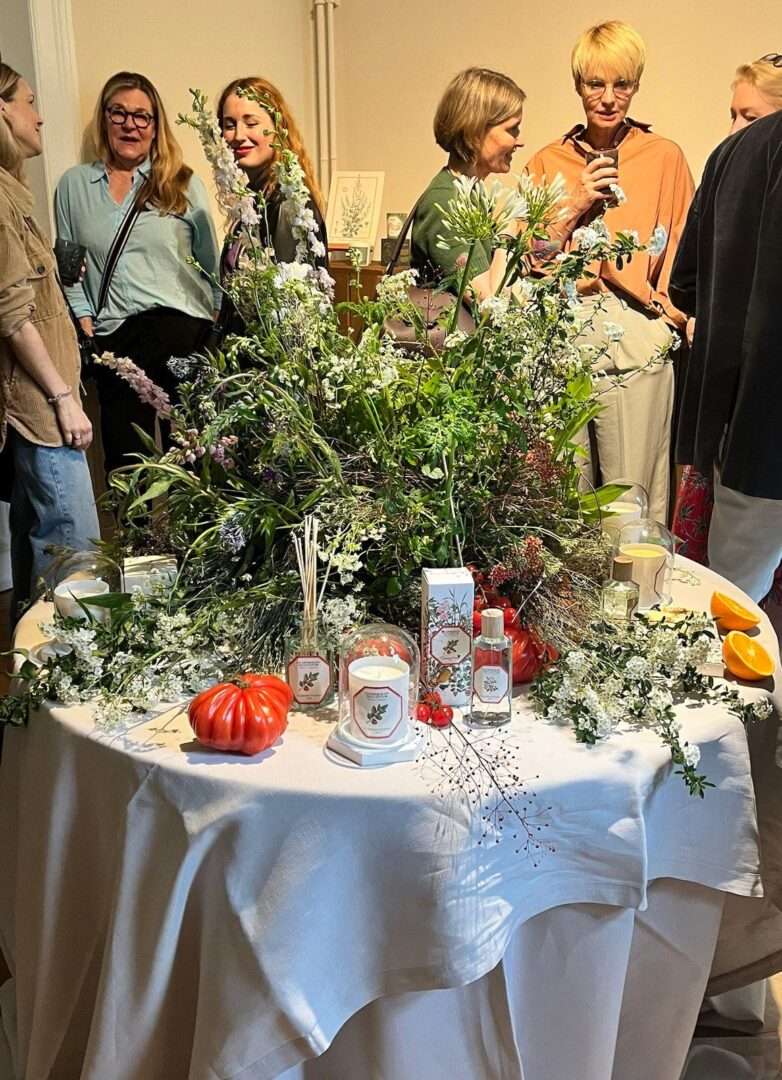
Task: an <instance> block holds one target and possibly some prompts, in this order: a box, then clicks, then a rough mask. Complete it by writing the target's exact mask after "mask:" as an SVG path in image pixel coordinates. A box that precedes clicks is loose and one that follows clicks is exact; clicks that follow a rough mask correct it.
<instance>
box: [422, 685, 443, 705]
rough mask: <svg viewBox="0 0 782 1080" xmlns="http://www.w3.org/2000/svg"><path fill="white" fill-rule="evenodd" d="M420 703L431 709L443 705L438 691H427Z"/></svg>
mask: <svg viewBox="0 0 782 1080" xmlns="http://www.w3.org/2000/svg"><path fill="white" fill-rule="evenodd" d="M421 701H423V703H424V704H425V705H428V706H429V707H430V708H431V709H435V708H437V706H438V705H442V703H443V699H442V697H441V696H440V691H439V690H428V691H427V692H426V693H425V694H424V696H423V697H422V698H421Z"/></svg>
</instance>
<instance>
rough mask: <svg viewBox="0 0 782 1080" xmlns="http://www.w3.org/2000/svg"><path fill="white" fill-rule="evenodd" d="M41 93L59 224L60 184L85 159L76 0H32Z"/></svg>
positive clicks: (47, 171)
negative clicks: (57, 190) (73, 3)
mask: <svg viewBox="0 0 782 1080" xmlns="http://www.w3.org/2000/svg"><path fill="white" fill-rule="evenodd" d="M27 8H28V11H29V14H30V37H31V40H32V49H33V63H34V64H35V85H36V91H37V98H38V102H39V105H40V109H41V115H42V116H43V118H44V123H45V127H44V137H43V167H44V177H45V182H46V192H47V195H48V200H47V203H48V206H47V209H48V212H49V220H50V222H51V225H52V229H51V232H52V236H54V235H55V230H54V212H53V200H54V189H55V187H56V186H57V181H58V180H59V179H60V177H61V176H62V174H63V173H64V172H65V170H66V169H69V168H70V167H71V165H76V164H78V162H79V160H80V156H79V155H80V144H81V121H80V109H79V79H78V71H77V67H76V42H75V38H74V33H73V18H72V13H71V0H27Z"/></svg>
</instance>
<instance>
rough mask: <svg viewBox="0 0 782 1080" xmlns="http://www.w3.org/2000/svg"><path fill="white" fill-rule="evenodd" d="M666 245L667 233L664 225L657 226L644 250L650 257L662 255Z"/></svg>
mask: <svg viewBox="0 0 782 1080" xmlns="http://www.w3.org/2000/svg"><path fill="white" fill-rule="evenodd" d="M667 243H668V233H667V231H666V228H665V226H664V225H657V226H656V227H655V230H654V232H653V233H652V235H651V237H650V239H649V243H648V244H647V245H646V250H647V251H648V252H649V254H650V255H662V253H663V252H664V251H665V247H666V244H667Z"/></svg>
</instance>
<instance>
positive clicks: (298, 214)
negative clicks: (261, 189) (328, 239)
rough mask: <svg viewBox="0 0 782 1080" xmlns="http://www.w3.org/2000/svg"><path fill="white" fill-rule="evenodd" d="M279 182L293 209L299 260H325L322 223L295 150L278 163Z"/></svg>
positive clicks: (286, 151)
mask: <svg viewBox="0 0 782 1080" xmlns="http://www.w3.org/2000/svg"><path fill="white" fill-rule="evenodd" d="M277 183H278V185H279V188H280V191H281V192H282V194H283V195H284V196H285V200H286V203H288V204H290V209H291V210H292V219H291V231H292V232H293V236H294V238H295V240H296V259H297V261H299V262H307V261H308V260H309V257H310V256H312V257H313V258H314V259H322V258H324V257H325V255H326V247H325V245H324V243H323V241H322V240H321V238H320V233H319V229H318V222H317V220H316V218H315V214H314V212H313V210H312V205H311V196H310V190H309V188H308V187H307V181H306V178H305V176H304V170H303V169H302V167H301V164H300V162H299V159H298V158H297V157H296V155H295V154H294V153H293V151H292V150H288V149H284V150H283V151H282V153H281V154H280V160H279V161H278V163H277Z"/></svg>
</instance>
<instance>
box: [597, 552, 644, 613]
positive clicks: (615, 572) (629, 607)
mask: <svg viewBox="0 0 782 1080" xmlns="http://www.w3.org/2000/svg"><path fill="white" fill-rule="evenodd" d="M639 595H640V592H639V589H638V586H637V585H636V583H635V582H634V581H633V560H632V559H630V558H628V557H627V556H626V555H615V556H614V561H613V565H612V567H611V580H610V581H607V582H606V583H605V585H604V586H603V590H602V593H601V598H600V599H601V609H602V612H603V618H604V619H607V620H608V621H609V622H613V623H628V622H629V621H630V619H632V617H633V615H635V612H636V610H637V608H638V598H639Z"/></svg>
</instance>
